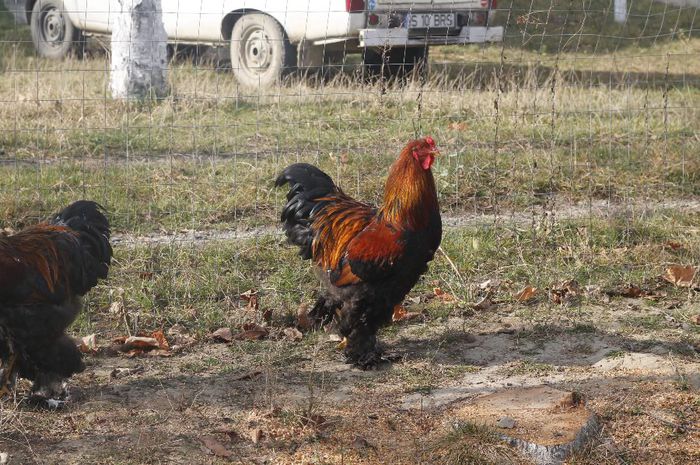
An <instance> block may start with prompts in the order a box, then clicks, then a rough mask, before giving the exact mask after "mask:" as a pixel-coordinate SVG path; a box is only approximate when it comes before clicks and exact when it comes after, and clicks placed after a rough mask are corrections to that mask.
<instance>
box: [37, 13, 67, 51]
mask: <svg viewBox="0 0 700 465" xmlns="http://www.w3.org/2000/svg"><path fill="white" fill-rule="evenodd" d="M39 25H40V29H39V31H40V34H41V41H42V42H44V43H45V44H47V45H48V46H50V47H55V48H58V47H60V46H61V45H62V44H63V42H64V41H65V39H66V22H65V20H64V19H63V15H62V14H61V11H60V10H59V9H58V8H56V7H55V6H53V5H48V6H46V7H44V8H42V10H41V12H40V13H39Z"/></svg>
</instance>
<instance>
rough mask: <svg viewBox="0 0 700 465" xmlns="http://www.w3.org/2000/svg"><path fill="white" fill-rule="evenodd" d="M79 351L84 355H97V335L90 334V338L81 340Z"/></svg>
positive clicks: (85, 337)
mask: <svg viewBox="0 0 700 465" xmlns="http://www.w3.org/2000/svg"><path fill="white" fill-rule="evenodd" d="M78 350H79V351H80V352H82V353H84V354H94V353H97V335H95V334H90V335H89V336H84V337H82V338H80V344H78Z"/></svg>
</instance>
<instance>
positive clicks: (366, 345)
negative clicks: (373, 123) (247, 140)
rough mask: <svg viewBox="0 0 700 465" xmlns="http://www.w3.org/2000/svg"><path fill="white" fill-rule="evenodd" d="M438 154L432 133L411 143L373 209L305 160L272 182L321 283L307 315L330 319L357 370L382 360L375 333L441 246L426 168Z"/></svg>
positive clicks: (287, 225)
mask: <svg viewBox="0 0 700 465" xmlns="http://www.w3.org/2000/svg"><path fill="white" fill-rule="evenodd" d="M437 154H438V150H437V148H436V146H435V141H434V140H433V139H432V138H431V137H426V138H423V139H418V140H414V141H411V142H409V143H408V144H407V145H406V146H405V147H404V149H403V150H402V151H401V154H400V155H399V157H398V159H397V160H396V161H395V162H394V164H393V165H392V167H391V169H390V170H389V176H388V178H387V180H386V185H385V188H384V200H383V202H382V204H381V206H379V207H373V206H371V205H368V204H366V203H362V202H358V201H357V200H354V199H352V198H351V197H349V196H348V195H346V194H345V193H344V192H343V191H342V190H341V189H340V188H339V187H338V186H336V185H335V183H334V182H333V180H332V179H331V178H330V176H328V175H327V174H326V173H324V172H323V171H321V170H320V169H318V168H316V167H315V166H312V165H309V164H306V163H296V164H293V165H290V166H288V167H287V168H286V169H285V170H284V171H282V173H281V174H280V175H279V177H278V178H277V180H276V181H275V186H277V187H279V186H283V185H285V184H287V183H289V185H290V186H291V189H290V190H289V193H288V194H287V204H286V205H285V207H284V208H283V209H282V216H281V220H282V227H283V229H284V231H285V234H286V236H287V239H288V241H289V242H290V243H291V244H294V245H297V246H299V248H300V252H299V254H300V255H301V257H302V258H304V259H311V260H312V261H313V262H314V263H315V265H316V267H317V270H318V272H319V275H320V277H321V281H322V283H323V284H324V287H325V292H324V293H323V294H322V295H321V296H320V297H319V298H318V300H317V301H316V304H315V305H314V307H313V308H312V309H311V311H310V312H309V316H310V317H311V319H312V321H313V322H314V323H315V324H316V325H317V326H320V325H324V324H327V323H329V322H331V321H332V320H333V319H334V318H335V319H336V323H337V327H338V331H339V332H340V335H341V336H343V337H344V338H345V341H346V344H345V348H344V353H345V357H346V360H347V362H348V363H351V364H353V365H355V366H357V367H359V368H362V369H368V368H372V367H375V366H377V365H378V364H379V363H381V362H382V360H383V359H382V357H381V350H380V348H379V346H378V344H377V331H378V330H379V328H380V327H382V326H383V325H385V324H387V323H389V322H390V321H391V316H392V311H393V309H394V307H395V306H396V305H397V304H399V303H401V302H402V301H403V299H404V297H405V296H406V294H408V292H409V291H410V290H411V288H412V287H413V286H414V285H415V284H416V282H418V278H419V277H420V276H421V275H422V274H423V273H425V271H426V270H427V269H428V262H429V261H430V260H432V259H433V256H434V254H435V251H436V250H437V249H438V247H439V246H440V239H441V237H442V222H441V219H440V209H439V206H438V198H437V192H436V190H435V180H434V179H433V174H432V172H431V170H430V167H431V166H432V164H433V162H434V160H435V156H436V155H437Z"/></svg>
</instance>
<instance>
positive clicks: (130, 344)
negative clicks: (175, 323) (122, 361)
mask: <svg viewBox="0 0 700 465" xmlns="http://www.w3.org/2000/svg"><path fill="white" fill-rule="evenodd" d="M159 347H160V343H159V342H158V339H156V338H154V337H150V336H148V337H147V336H129V337H127V338H126V339H125V340H124V344H122V349H121V350H122V351H123V352H129V351H131V350H132V349H136V350H149V349H157V348H159Z"/></svg>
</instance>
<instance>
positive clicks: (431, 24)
mask: <svg viewBox="0 0 700 465" xmlns="http://www.w3.org/2000/svg"><path fill="white" fill-rule="evenodd" d="M406 25H407V26H408V28H409V29H454V28H456V27H457V15H455V14H454V13H409V14H408V17H407V18H406Z"/></svg>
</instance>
